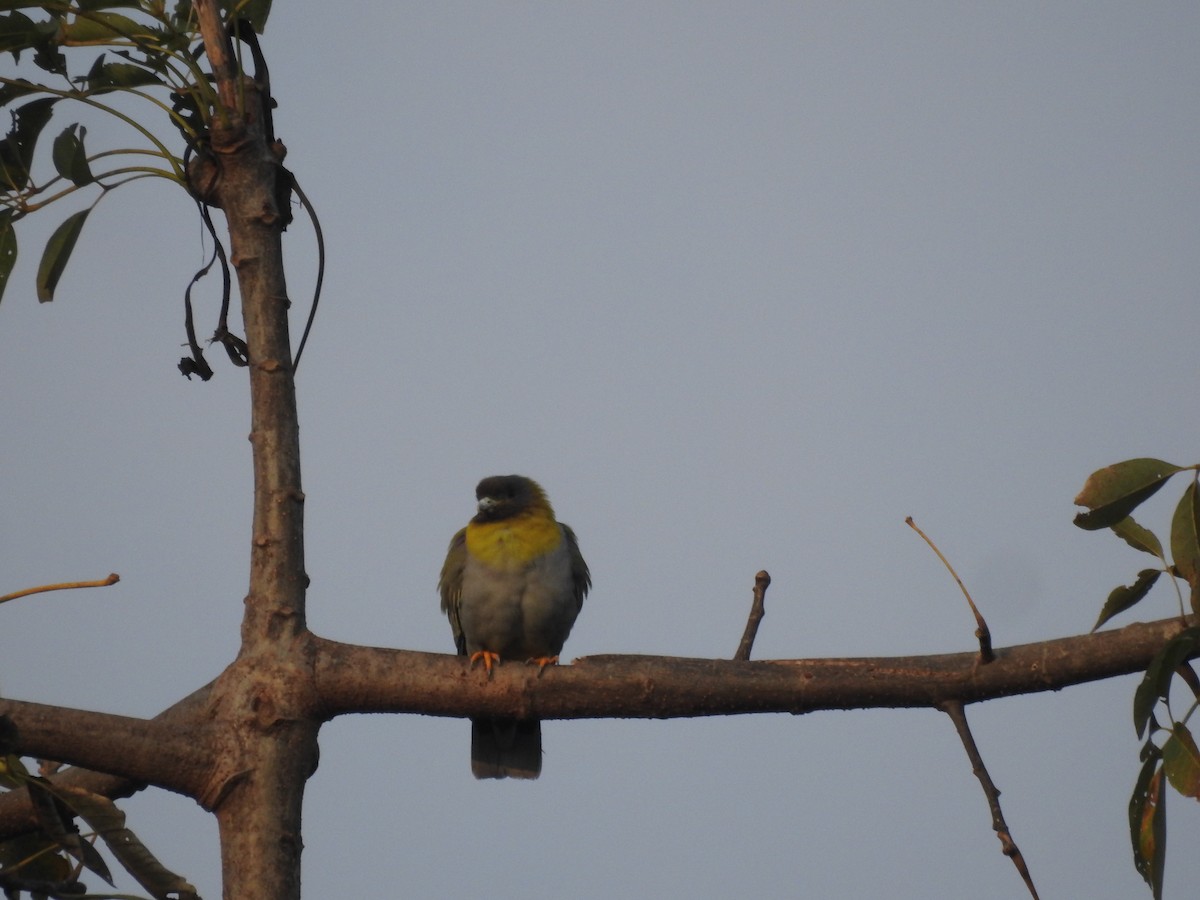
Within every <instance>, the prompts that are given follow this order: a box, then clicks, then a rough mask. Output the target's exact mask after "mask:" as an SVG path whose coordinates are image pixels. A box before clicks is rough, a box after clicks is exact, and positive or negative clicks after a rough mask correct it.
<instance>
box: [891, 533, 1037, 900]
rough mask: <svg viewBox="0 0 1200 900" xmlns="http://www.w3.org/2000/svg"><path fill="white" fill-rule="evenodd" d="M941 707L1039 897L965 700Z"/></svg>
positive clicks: (1004, 842) (1007, 849)
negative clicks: (981, 751) (981, 752)
mask: <svg viewBox="0 0 1200 900" xmlns="http://www.w3.org/2000/svg"><path fill="white" fill-rule="evenodd" d="M910 524H911V523H910ZM914 527H915V526H914ZM938 707H939V709H941V711H942V712H944V713H945V714H946V715H948V716H949V717H950V721H952V722H953V723H954V728H955V730H957V731H958V737H959V739H960V740H961V741H962V744H963V749H965V750H966V751H967V758H968V759H969V760H971V771H972V772H974V773H975V777H976V778H978V779H979V783H980V785H982V786H983V793H984V796H985V797H987V802H988V808H989V809H991V811H992V828H993V830H995V832H996V837H998V838H1000V846H1001V848H1002V851H1003V853H1004V855H1005V856H1007V857H1008V858H1009V859H1011V860H1012V861H1013V865H1014V866H1016V867H1017V871H1018V872H1019V873H1020V874H1021V878H1022V879H1023V880H1024V882H1025V887H1027V888H1029V894H1030V896H1032V897H1033V900H1038V892H1037V888H1035V887H1034V886H1033V878H1032V877H1031V876H1030V875H1029V867H1028V866H1026V865H1025V857H1023V856H1022V855H1021V851H1020V850H1019V849H1017V845H1016V843H1015V842H1014V841H1013V839H1012V834H1011V833H1010V832H1009V830H1008V823H1006V822H1005V821H1004V813H1003V812H1001V811H1000V791H999V790H998V789H997V788H996V785H995V783H994V782H993V781H992V776H990V775H989V774H988V770H987V766H985V765H984V764H983V757H982V756H980V755H979V748H978V747H977V746H976V745H975V738H974V737H973V736H972V735H971V726H970V725H968V724H967V714H966V712H965V711H964V710H963V704H962V701H961V700H947V701H945V702H944V703H940V704H938Z"/></svg>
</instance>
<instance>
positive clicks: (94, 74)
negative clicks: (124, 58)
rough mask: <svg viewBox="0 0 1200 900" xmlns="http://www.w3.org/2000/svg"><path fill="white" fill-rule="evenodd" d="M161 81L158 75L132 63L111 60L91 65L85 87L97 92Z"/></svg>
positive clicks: (159, 82)
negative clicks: (110, 61) (111, 61)
mask: <svg viewBox="0 0 1200 900" xmlns="http://www.w3.org/2000/svg"><path fill="white" fill-rule="evenodd" d="M103 58H104V57H103V56H101V59H103ZM97 62H99V60H97ZM161 83H162V79H160V78H159V77H158V75H156V74H155V73H153V72H151V71H150V70H149V69H144V68H142V67H141V66H139V65H135V64H134V63H117V62H113V63H105V64H104V65H97V66H93V67H92V71H91V72H89V73H88V77H87V89H88V90H89V91H92V92H93V93H97V94H102V93H106V92H108V91H117V90H122V89H123V88H134V87H143V86H145V85H149V84H161Z"/></svg>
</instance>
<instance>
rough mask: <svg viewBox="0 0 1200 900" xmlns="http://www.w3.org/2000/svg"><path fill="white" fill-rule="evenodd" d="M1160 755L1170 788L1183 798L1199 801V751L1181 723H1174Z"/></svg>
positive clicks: (1190, 734) (1189, 733)
mask: <svg viewBox="0 0 1200 900" xmlns="http://www.w3.org/2000/svg"><path fill="white" fill-rule="evenodd" d="M1162 753H1163V771H1164V772H1166V773H1167V778H1168V779H1169V780H1170V782H1171V787H1173V788H1175V790H1177V791H1179V793H1181V794H1183V796H1185V797H1194V798H1196V799H1197V800H1200V750H1198V749H1197V748H1196V742H1195V740H1193V738H1192V733H1191V732H1190V731H1188V729H1187V726H1186V725H1184V724H1183V723H1182V722H1176V723H1175V727H1174V728H1173V729H1171V736H1170V737H1169V738H1167V742H1166V743H1165V744H1163V748H1162Z"/></svg>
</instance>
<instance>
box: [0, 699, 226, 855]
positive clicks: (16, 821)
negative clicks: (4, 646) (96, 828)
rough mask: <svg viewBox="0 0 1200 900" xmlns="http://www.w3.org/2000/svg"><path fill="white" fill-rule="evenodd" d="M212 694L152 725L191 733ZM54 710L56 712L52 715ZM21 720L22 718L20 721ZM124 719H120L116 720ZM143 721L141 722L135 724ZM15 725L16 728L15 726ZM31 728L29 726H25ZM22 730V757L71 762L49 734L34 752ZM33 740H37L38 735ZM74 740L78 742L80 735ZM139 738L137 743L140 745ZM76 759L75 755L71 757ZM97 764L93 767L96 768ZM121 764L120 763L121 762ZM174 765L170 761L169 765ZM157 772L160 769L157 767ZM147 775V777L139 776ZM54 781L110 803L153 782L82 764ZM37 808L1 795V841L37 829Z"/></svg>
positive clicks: (180, 705)
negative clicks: (50, 740)
mask: <svg viewBox="0 0 1200 900" xmlns="http://www.w3.org/2000/svg"><path fill="white" fill-rule="evenodd" d="M211 691H212V683H211V682H210V683H209V684H206V685H204V686H203V687H201V688H199V689H197V690H195V691H193V692H192V693H190V694H188V696H186V697H184V698H183V699H181V700H179V701H178V702H177V703H174V704H172V705H171V706H169V707H168V708H167V709H165V710H163V711H162V712H161V713H159V714H158V715H157V716H155V717H154V718H153V719H152V720H151V721H152V722H154V723H155V724H156V725H162V726H169V727H170V729H171V731H173V732H176V733H178V732H181V731H183V730H185V729H190V728H191V724H190V723H192V722H193V721H196V720H198V719H199V717H200V715H201V710H203V709H204V708H205V706H206V705H207V702H208V698H209V695H210V693H211ZM10 702H13V701H5V700H0V704H3V703H10ZM20 705H21V706H22V707H29V706H34V705H35V704H25V703H22V704H20ZM50 710H53V712H50ZM59 710H60V707H47V708H44V709H43V710H41V714H42V715H43V716H45V715H57V713H58V711H59ZM64 712H66V713H67V714H70V713H72V712H75V710H70V709H68V710H64ZM3 714H5V713H4V710H3V709H0V715H3ZM17 718H18V719H19V718H20V717H19V716H18V717H17ZM116 718H120V717H116ZM135 721H139V720H135ZM14 724H16V723H15V722H14ZM25 725H26V727H28V725H29V723H25ZM20 728H21V726H20V725H18V752H19V753H20V754H21V755H28V756H40V757H41V758H43V759H54V760H55V761H57V762H67V761H69V760H68V759H67V756H68V754H67V753H64V752H61V751H62V750H63V746H59V745H57V744H56V745H55V746H57V747H58V749H55V747H54V746H49V738H50V735H49V734H43V735H42V740H41V742H40V749H37V750H35V749H33V748H32V747H29V746H27V745H26V737H29V734H28V733H27V732H24V733H23V732H21V730H20ZM33 740H35V741H36V740H37V736H36V733H35V734H34V737H33ZM74 740H75V741H76V742H78V735H76V736H75V738H74ZM136 740H137V739H136V738H135V742H136ZM71 755H73V754H71ZM95 762H96V761H95V760H93V764H95ZM118 762H119V760H118ZM168 764H170V761H168ZM156 770H157V766H156ZM139 774H141V775H144V774H145V773H144V772H142V773H139ZM50 780H51V781H53V782H54V783H55V784H57V785H60V786H62V787H72V788H80V789H82V790H85V791H91V792H92V793H94V794H99V795H100V796H102V797H108V798H109V799H110V800H116V799H119V798H121V797H129V796H131V795H133V794H135V793H137V792H138V791H140V790H141V789H142V788H144V787H145V786H146V785H147V784H148V783H149V780H148V779H146V778H144V777H136V776H127V775H121V774H109V773H108V772H104V771H97V770H94V769H88V768H83V767H82V764H80V765H78V766H72V767H71V768H69V769H65V770H64V771H62V772H57V773H55V774H54V775H51V776H50ZM34 821H35V820H34V816H33V808H32V807H31V806H30V803H29V800H28V797H27V795H26V793H25V792H24V791H10V792H8V793H3V794H0V840H3V839H5V838H8V837H12V836H13V835H16V834H22V833H24V832H26V831H28V830H29V829H30V828H32V827H33V826H34Z"/></svg>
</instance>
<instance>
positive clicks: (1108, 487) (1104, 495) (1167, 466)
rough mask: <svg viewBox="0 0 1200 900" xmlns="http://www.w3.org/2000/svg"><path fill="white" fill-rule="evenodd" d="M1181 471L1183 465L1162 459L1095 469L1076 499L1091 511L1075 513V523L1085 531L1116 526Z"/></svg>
mask: <svg viewBox="0 0 1200 900" xmlns="http://www.w3.org/2000/svg"><path fill="white" fill-rule="evenodd" d="M1182 471H1183V467H1182V466H1176V465H1172V464H1171V463H1169V462H1163V461H1162V460H1161V459H1127V460H1125V461H1124V462H1119V463H1114V464H1113V465H1111V466H1106V467H1104V468H1103V469H1097V470H1096V471H1095V472H1093V473H1092V474H1091V475H1089V476H1088V479H1087V481H1086V482H1084V485H1083V490H1082V491H1080V492H1079V496H1077V497H1076V498H1075V503H1076V505H1077V506H1086V507H1087V508H1088V509H1089V510H1090V512H1081V513H1078V514H1077V515H1076V516H1075V524H1076V525H1078V526H1079V527H1080V528H1083V529H1085V530H1087V531H1095V530H1097V529H1100V528H1108V527H1110V526H1112V525H1115V524H1116V523H1117V522H1119V521H1121V520H1122V519H1124V518H1125V517H1126V516H1127V515H1129V514H1130V513H1131V512H1133V511H1134V509H1136V508H1137V506H1138V504H1140V503H1141V502H1142V501H1144V500H1146V499H1147V498H1149V497H1151V496H1153V495H1154V492H1155V491H1157V490H1158V489H1159V488H1160V487H1162V486H1163V485H1164V484H1165V483H1166V481H1167V479H1168V478H1170V477H1171V476H1172V475H1174V474H1175V473H1176V472H1182Z"/></svg>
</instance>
